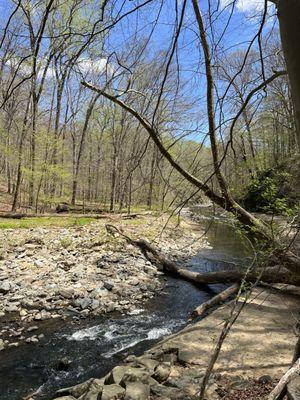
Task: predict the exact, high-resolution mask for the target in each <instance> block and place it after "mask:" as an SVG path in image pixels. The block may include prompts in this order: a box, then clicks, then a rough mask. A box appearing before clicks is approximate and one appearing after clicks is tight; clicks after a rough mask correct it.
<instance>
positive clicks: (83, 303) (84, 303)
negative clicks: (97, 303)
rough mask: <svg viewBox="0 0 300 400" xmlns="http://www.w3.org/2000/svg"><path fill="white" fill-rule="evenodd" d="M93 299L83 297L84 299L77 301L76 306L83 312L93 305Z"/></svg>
mask: <svg viewBox="0 0 300 400" xmlns="http://www.w3.org/2000/svg"><path fill="white" fill-rule="evenodd" d="M91 302H92V301H91V299H90V298H89V297H83V298H82V299H76V300H75V302H74V305H75V306H76V307H80V308H81V309H82V310H84V309H85V308H88V307H89V306H90V304H91Z"/></svg>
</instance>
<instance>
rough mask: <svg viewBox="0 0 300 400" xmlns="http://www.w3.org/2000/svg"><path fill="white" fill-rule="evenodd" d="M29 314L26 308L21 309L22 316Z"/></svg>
mask: <svg viewBox="0 0 300 400" xmlns="http://www.w3.org/2000/svg"><path fill="white" fill-rule="evenodd" d="M27 314H28V312H27V311H26V310H24V308H22V310H21V311H20V317H25V316H26V315H27Z"/></svg>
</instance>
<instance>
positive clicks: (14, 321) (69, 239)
mask: <svg viewBox="0 0 300 400" xmlns="http://www.w3.org/2000/svg"><path fill="white" fill-rule="evenodd" d="M108 223H109V224H113V225H116V226H117V227H118V228H119V229H123V230H124V231H125V232H127V233H128V234H130V235H131V236H133V237H136V238H140V237H145V238H146V239H148V240H151V241H153V243H154V244H155V245H156V246H157V247H158V248H160V250H161V251H162V252H164V253H165V254H166V256H168V257H170V258H173V259H176V260H181V261H184V260H187V259H188V258H189V257H191V256H192V255H194V254H196V253H197V252H198V251H199V250H200V249H204V248H208V247H209V245H208V243H207V241H206V240H205V238H204V235H203V230H202V229H201V228H200V227H199V225H193V224H192V223H191V222H187V221H183V220H178V219H177V218H175V217H172V218H170V217H169V216H168V215H156V214H147V215H140V216H138V217H137V218H135V219H128V220H127V219H125V220H124V219H122V217H121V216H116V215H110V216H108V217H107V219H101V220H97V221H93V222H91V223H89V224H86V225H84V226H72V227H68V228H60V227H52V226H51V227H35V228H31V229H3V230H0V242H1V248H0V255H1V260H0V310H1V311H0V350H5V349H6V348H9V347H18V346H20V345H21V344H25V343H37V342H39V341H40V340H43V339H44V335H43V334H36V331H38V328H39V326H40V324H41V323H43V321H47V320H51V319H65V320H66V319H72V320H75V321H76V320H81V319H83V318H88V317H89V318H90V317H94V316H101V315H104V314H107V313H111V312H116V311H117V312H120V313H134V312H135V310H136V309H137V308H138V307H140V306H141V304H143V302H145V301H147V300H148V299H149V298H151V297H153V296H154V295H155V294H156V293H159V292H160V291H161V290H162V289H163V287H164V279H163V276H162V275H163V274H162V273H161V272H160V271H158V270H157V268H156V267H155V266H154V265H153V264H151V263H150V262H149V261H148V260H147V259H146V258H145V257H144V255H143V254H142V253H141V252H140V251H139V250H138V249H136V248H135V247H133V246H131V245H129V244H128V243H126V242H125V240H124V239H123V238H121V237H118V235H111V234H110V233H108V232H107V230H106V229H105V225H106V224H108ZM162 227H164V228H162Z"/></svg>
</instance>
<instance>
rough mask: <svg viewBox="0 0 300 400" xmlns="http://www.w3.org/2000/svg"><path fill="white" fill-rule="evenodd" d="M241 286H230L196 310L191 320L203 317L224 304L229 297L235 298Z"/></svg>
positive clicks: (236, 284)
mask: <svg viewBox="0 0 300 400" xmlns="http://www.w3.org/2000/svg"><path fill="white" fill-rule="evenodd" d="M239 288H240V285H239V284H238V283H235V284H234V285H232V286H229V287H228V288H227V289H225V290H223V291H222V292H221V293H219V294H217V295H216V296H214V297H212V298H211V299H209V300H208V301H206V302H205V303H203V304H201V305H200V306H199V307H197V308H195V309H194V311H192V313H191V315H190V319H195V318H198V317H202V316H203V315H204V314H206V313H207V312H208V311H210V310H211V309H212V308H213V307H215V306H217V305H219V304H221V303H224V302H225V301H226V300H228V299H229V297H231V296H233V295H234V294H236V293H237V292H238V291H239Z"/></svg>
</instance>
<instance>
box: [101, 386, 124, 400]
mask: <svg viewBox="0 0 300 400" xmlns="http://www.w3.org/2000/svg"><path fill="white" fill-rule="evenodd" d="M124 393H125V389H124V388H122V387H121V386H119V385H116V384H112V385H105V386H103V390H102V396H101V400H112V399H114V400H117V399H121V398H122V396H123V395H124Z"/></svg>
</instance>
